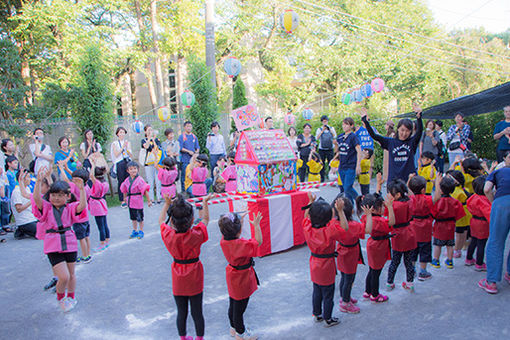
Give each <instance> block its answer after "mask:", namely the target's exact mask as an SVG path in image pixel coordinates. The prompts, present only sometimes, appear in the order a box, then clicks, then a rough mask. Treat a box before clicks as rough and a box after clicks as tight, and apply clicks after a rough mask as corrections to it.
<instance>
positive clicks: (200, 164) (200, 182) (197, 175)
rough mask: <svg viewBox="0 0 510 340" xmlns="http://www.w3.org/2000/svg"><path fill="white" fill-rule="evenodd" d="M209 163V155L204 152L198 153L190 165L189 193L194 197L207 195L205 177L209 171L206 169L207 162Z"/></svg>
mask: <svg viewBox="0 0 510 340" xmlns="http://www.w3.org/2000/svg"><path fill="white" fill-rule="evenodd" d="M208 163H209V157H207V155H206V154H200V155H198V157H197V160H196V162H193V163H192V165H191V180H192V181H193V184H192V185H191V194H192V196H194V197H200V196H205V195H207V185H206V179H207V175H208V174H209V171H208V170H207V164H208Z"/></svg>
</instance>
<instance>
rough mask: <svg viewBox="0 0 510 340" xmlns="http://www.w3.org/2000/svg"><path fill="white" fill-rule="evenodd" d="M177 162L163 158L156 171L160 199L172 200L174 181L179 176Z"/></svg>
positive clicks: (171, 158) (174, 189)
mask: <svg viewBox="0 0 510 340" xmlns="http://www.w3.org/2000/svg"><path fill="white" fill-rule="evenodd" d="M176 165H177V162H176V161H175V158H173V157H165V158H164V159H163V161H162V162H161V166H159V169H158V179H159V181H160V182H161V197H166V196H168V197H170V198H174V197H175V194H176V186H175V181H176V180H177V176H178V175H179V171H177V168H176Z"/></svg>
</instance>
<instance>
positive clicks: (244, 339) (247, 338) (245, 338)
mask: <svg viewBox="0 0 510 340" xmlns="http://www.w3.org/2000/svg"><path fill="white" fill-rule="evenodd" d="M258 338H259V337H258V336H256V335H253V334H251V331H250V330H249V329H248V328H246V329H245V330H244V333H243V334H239V333H236V340H257V339H258Z"/></svg>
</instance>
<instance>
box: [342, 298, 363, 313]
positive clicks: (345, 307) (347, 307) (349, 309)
mask: <svg viewBox="0 0 510 340" xmlns="http://www.w3.org/2000/svg"><path fill="white" fill-rule="evenodd" d="M359 311H360V309H359V307H356V306H355V305H353V304H352V302H347V303H346V302H343V301H340V312H344V313H351V314H356V313H359Z"/></svg>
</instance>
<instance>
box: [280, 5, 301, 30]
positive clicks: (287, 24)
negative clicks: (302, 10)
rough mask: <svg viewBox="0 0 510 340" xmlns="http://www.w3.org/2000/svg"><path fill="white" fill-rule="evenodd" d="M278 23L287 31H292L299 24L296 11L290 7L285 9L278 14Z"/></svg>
mask: <svg viewBox="0 0 510 340" xmlns="http://www.w3.org/2000/svg"><path fill="white" fill-rule="evenodd" d="M280 25H281V26H282V28H283V29H284V30H285V32H287V33H292V31H295V30H296V28H297V27H298V25H299V17H298V15H297V13H296V12H294V11H293V10H291V9H286V10H285V12H283V13H282V14H281V15H280Z"/></svg>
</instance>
